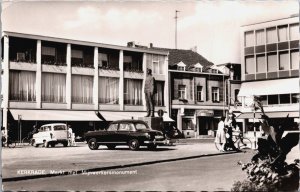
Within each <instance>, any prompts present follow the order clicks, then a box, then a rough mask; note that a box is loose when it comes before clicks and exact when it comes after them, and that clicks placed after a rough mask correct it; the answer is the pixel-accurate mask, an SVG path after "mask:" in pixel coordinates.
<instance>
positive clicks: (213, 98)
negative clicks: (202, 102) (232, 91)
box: [211, 87, 220, 102]
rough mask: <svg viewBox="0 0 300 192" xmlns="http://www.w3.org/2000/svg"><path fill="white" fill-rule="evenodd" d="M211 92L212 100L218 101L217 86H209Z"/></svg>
mask: <svg viewBox="0 0 300 192" xmlns="http://www.w3.org/2000/svg"><path fill="white" fill-rule="evenodd" d="M211 90H212V91H211V92H212V102H219V101H220V98H219V88H218V87H212V88H211Z"/></svg>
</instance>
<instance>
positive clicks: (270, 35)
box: [267, 27, 277, 43]
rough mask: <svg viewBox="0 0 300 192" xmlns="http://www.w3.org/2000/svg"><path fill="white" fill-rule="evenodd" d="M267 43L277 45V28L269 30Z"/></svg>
mask: <svg viewBox="0 0 300 192" xmlns="http://www.w3.org/2000/svg"><path fill="white" fill-rule="evenodd" d="M267 43H277V33H276V27H272V28H268V29H267Z"/></svg>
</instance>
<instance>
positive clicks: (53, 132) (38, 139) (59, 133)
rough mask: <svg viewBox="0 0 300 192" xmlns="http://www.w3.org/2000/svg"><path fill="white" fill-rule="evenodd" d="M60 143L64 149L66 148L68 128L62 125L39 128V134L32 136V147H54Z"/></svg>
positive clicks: (47, 125)
mask: <svg viewBox="0 0 300 192" xmlns="http://www.w3.org/2000/svg"><path fill="white" fill-rule="evenodd" d="M58 143H61V144H63V146H64V147H67V146H68V128H67V125H66V124H64V123H52V124H46V125H43V126H41V127H40V128H39V132H38V133H36V134H34V135H33V138H32V145H33V146H35V147H38V146H39V145H41V144H42V145H43V146H44V147H49V146H51V147H55V145H56V144H58Z"/></svg>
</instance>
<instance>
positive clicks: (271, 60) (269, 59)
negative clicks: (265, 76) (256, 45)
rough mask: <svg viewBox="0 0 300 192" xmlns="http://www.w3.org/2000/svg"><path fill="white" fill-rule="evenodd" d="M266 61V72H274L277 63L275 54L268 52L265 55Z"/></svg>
mask: <svg viewBox="0 0 300 192" xmlns="http://www.w3.org/2000/svg"><path fill="white" fill-rule="evenodd" d="M267 62H268V72H274V71H277V69H278V67H277V66H278V65H277V54H276V53H275V54H268V57H267Z"/></svg>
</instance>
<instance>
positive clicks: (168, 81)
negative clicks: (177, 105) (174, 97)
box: [164, 55, 172, 116]
mask: <svg viewBox="0 0 300 192" xmlns="http://www.w3.org/2000/svg"><path fill="white" fill-rule="evenodd" d="M168 57H169V55H166V56H165V62H164V75H165V87H164V92H165V93H164V96H165V98H164V100H165V106H166V111H167V114H168V116H170V113H171V106H170V98H171V94H170V91H171V90H172V88H171V87H170V86H171V79H170V77H169V60H168Z"/></svg>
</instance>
